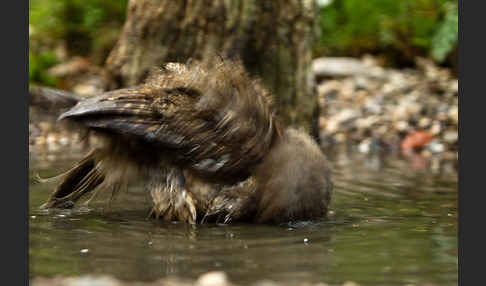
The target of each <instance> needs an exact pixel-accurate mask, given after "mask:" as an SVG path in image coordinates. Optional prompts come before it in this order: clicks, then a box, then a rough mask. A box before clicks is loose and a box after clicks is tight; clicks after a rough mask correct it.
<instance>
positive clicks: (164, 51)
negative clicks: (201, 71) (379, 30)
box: [105, 0, 317, 130]
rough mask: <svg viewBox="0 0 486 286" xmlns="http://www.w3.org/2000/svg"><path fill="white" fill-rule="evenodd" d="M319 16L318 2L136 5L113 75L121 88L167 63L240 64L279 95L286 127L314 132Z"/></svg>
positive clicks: (110, 64)
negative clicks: (215, 60)
mask: <svg viewBox="0 0 486 286" xmlns="http://www.w3.org/2000/svg"><path fill="white" fill-rule="evenodd" d="M316 11H317V6H316V3H315V1H314V0H301V1H299V0H276V1H260V0H212V1H211V0H181V1H173V0H131V1H130V2H129V5H128V9H127V18H126V22H125V25H124V28H123V31H122V33H121V35H120V37H119V40H118V43H117V45H116V46H115V48H114V49H113V50H112V51H111V53H110V55H109V57H108V59H107V62H106V65H105V68H106V71H107V72H108V75H109V76H110V77H111V78H112V79H113V82H114V86H112V88H120V87H125V86H131V85H135V84H138V83H140V82H142V81H143V80H144V79H145V78H146V76H147V75H148V73H149V71H150V70H151V69H152V68H153V67H155V66H160V65H161V64H162V63H164V62H185V61H187V60H188V59H189V58H193V59H200V60H203V59H208V58H211V57H215V56H218V55H222V56H225V57H230V58H232V57H237V58H240V59H241V60H242V61H243V63H244V65H245V67H246V68H247V70H248V71H249V73H250V74H252V75H254V76H258V77H260V78H262V81H263V83H264V85H265V86H266V87H267V88H268V89H269V90H270V91H272V92H273V94H275V96H276V102H277V105H278V108H279V112H280V114H281V116H282V117H283V118H284V119H285V121H286V122H287V123H288V124H298V125H301V126H304V127H305V128H306V129H307V130H310V128H311V120H312V114H313V111H314V108H315V106H317V104H316V99H315V96H314V93H315V91H314V81H313V78H312V73H311V68H312V65H311V63H312V58H311V56H312V55H311V53H312V44H313V41H314V39H315V36H316V33H315V31H316V30H315V29H314V27H315V17H314V13H316Z"/></svg>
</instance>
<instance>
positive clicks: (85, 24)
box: [29, 0, 128, 84]
mask: <svg viewBox="0 0 486 286" xmlns="http://www.w3.org/2000/svg"><path fill="white" fill-rule="evenodd" d="M127 3H128V0H29V5H30V7H29V50H30V52H29V79H30V80H31V81H41V82H42V83H45V84H47V83H51V84H52V80H48V79H47V78H48V77H47V76H45V75H43V74H44V73H45V69H46V68H48V67H49V66H50V65H51V64H52V63H53V61H54V59H55V56H54V54H53V53H52V52H46V50H48V51H53V50H54V49H55V48H56V47H58V46H59V45H60V44H62V43H64V44H65V49H66V52H67V55H68V56H74V55H80V56H89V57H90V58H91V60H92V61H93V62H94V63H95V64H102V63H103V61H104V60H105V59H106V56H107V55H108V53H109V51H110V50H111V48H112V47H113V45H114V44H115V43H116V40H117V38H118V34H119V32H120V30H121V27H122V26H123V23H124V21H125V13H126V7H127ZM44 81H47V82H44Z"/></svg>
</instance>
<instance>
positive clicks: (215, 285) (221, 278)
mask: <svg viewBox="0 0 486 286" xmlns="http://www.w3.org/2000/svg"><path fill="white" fill-rule="evenodd" d="M228 284H229V282H228V277H227V276H226V273H224V272H222V271H212V272H208V273H205V274H203V275H201V276H199V278H198V279H197V281H196V286H221V285H228Z"/></svg>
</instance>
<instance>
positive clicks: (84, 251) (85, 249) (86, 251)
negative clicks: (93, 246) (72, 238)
mask: <svg viewBox="0 0 486 286" xmlns="http://www.w3.org/2000/svg"><path fill="white" fill-rule="evenodd" d="M88 251H89V250H88V249H87V248H84V249H81V251H80V252H81V253H88Z"/></svg>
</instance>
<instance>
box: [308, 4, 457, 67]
mask: <svg viewBox="0 0 486 286" xmlns="http://www.w3.org/2000/svg"><path fill="white" fill-rule="evenodd" d="M457 18H458V13H457V0H407V1H396V0H368V1H362V0H334V1H332V2H331V3H330V4H329V5H328V6H326V7H323V8H321V11H320V26H321V30H322V33H321V35H322V37H321V41H320V43H319V44H318V45H317V47H316V52H317V53H318V54H328V55H350V56H360V55H362V54H364V53H384V54H388V55H390V56H392V57H395V58H396V60H398V61H405V62H406V61H413V59H414V57H415V56H432V57H433V58H434V59H436V60H437V61H439V62H441V61H443V60H444V59H445V58H446V56H447V55H448V54H449V53H450V52H451V51H452V50H453V49H454V47H455V46H456V45H457V23H458V19H457Z"/></svg>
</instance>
